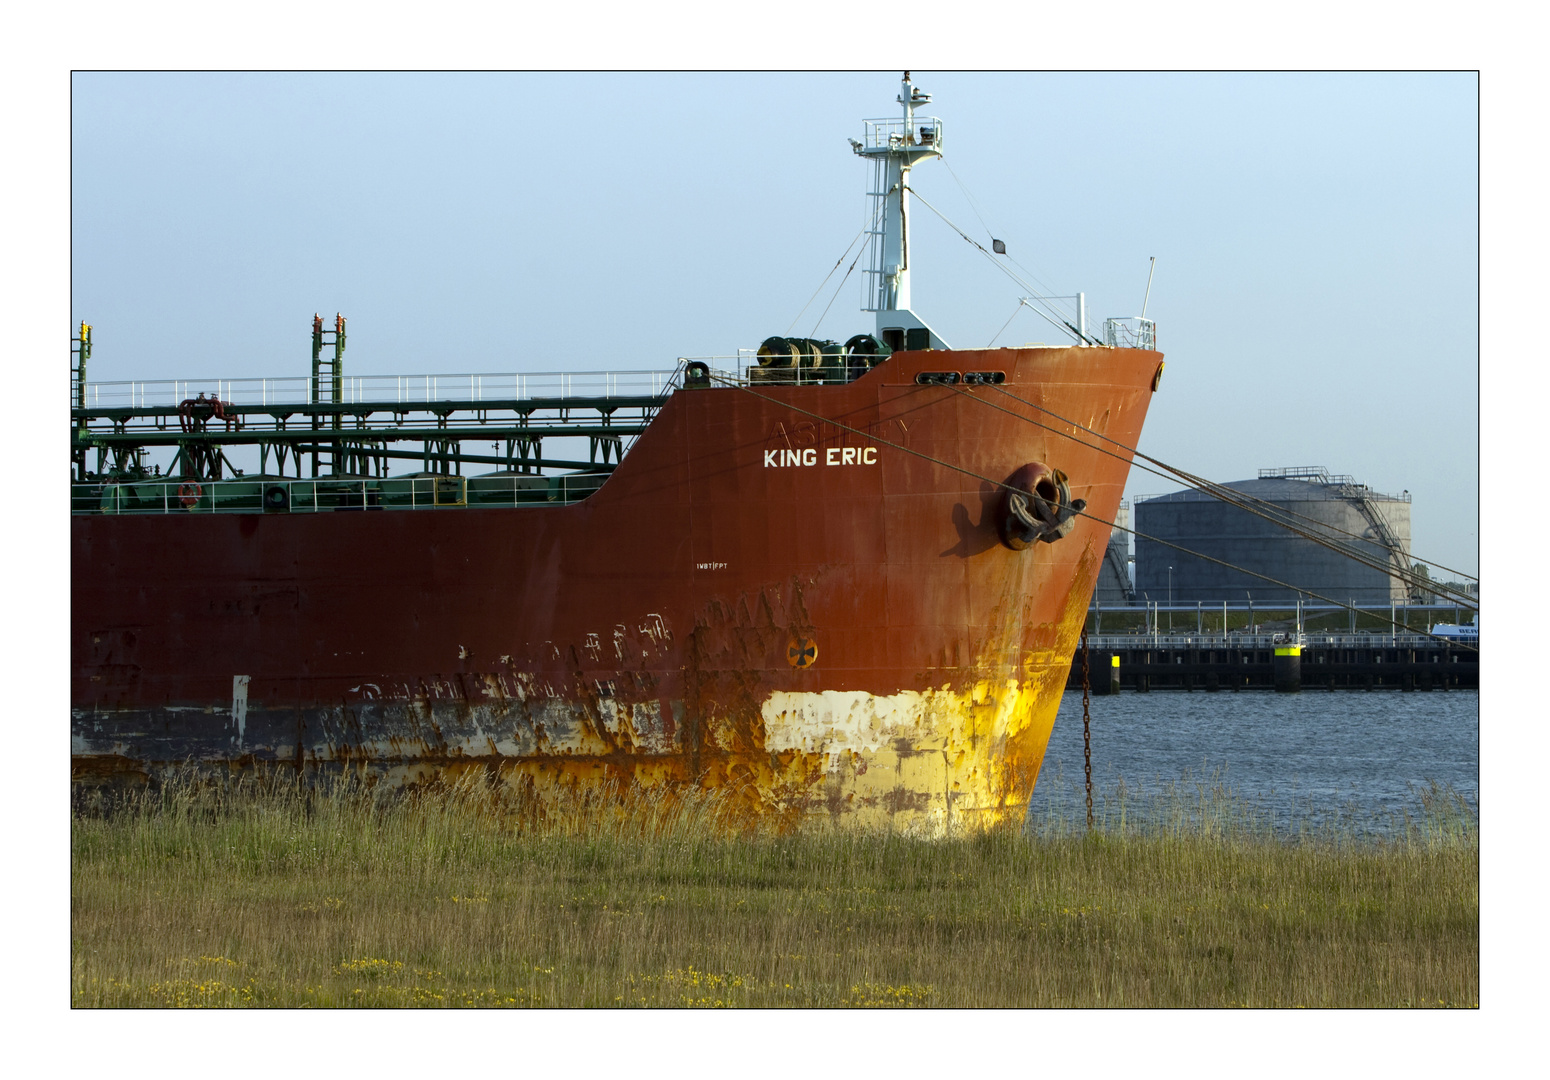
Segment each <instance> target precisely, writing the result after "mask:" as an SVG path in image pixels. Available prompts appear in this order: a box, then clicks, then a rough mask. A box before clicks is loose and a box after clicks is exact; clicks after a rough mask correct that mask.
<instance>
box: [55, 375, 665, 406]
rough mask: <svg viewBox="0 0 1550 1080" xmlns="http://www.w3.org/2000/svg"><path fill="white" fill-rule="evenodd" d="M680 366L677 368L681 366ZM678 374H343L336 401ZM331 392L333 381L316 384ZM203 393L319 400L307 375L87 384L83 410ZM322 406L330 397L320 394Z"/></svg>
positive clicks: (559, 394)
mask: <svg viewBox="0 0 1550 1080" xmlns="http://www.w3.org/2000/svg"><path fill="white" fill-rule="evenodd" d="M680 367H681V365H680ZM680 381H681V374H680V373H679V372H678V371H561V372H506V373H496V374H434V375H346V376H343V377H342V378H341V379H340V395H341V396H340V398H339V401H340V402H341V403H342V404H347V405H355V404H377V403H381V404H384V405H415V404H431V403H434V402H442V401H522V400H533V399H540V398H542V399H560V400H568V399H573V398H593V399H596V398H611V397H666V396H667V395H668V394H669V393H671V392H672V391H673V390H674V389H675V388H676V387H677V386H678V385H679V384H680ZM322 382H323V385H324V388H325V389H327V388H330V382H331V380H322ZM200 394H203V395H205V396H206V397H215V398H219V399H220V400H222V401H229V402H231V403H232V404H234V405H258V406H267V405H311V404H316V403H318V401H319V398H318V397H317V396H316V395H315V394H314V392H313V386H312V379H311V378H310V377H308V376H305V375H295V376H284V377H280V378H268V379H265V378H257V379H216V378H210V379H143V380H142V379H133V380H124V381H116V382H89V383H87V384H86V386H85V407H86V408H87V409H93V408H102V409H119V408H138V409H146V408H166V407H174V408H175V407H176V406H177V405H178V404H179V403H180V402H183V401H186V400H188V399H189V398H194V397H197V396H198V395H200ZM320 400H321V401H323V402H328V403H332V402H333V401H334V400H335V399H334V398H332V397H330V396H323V397H322V398H321V399H320Z"/></svg>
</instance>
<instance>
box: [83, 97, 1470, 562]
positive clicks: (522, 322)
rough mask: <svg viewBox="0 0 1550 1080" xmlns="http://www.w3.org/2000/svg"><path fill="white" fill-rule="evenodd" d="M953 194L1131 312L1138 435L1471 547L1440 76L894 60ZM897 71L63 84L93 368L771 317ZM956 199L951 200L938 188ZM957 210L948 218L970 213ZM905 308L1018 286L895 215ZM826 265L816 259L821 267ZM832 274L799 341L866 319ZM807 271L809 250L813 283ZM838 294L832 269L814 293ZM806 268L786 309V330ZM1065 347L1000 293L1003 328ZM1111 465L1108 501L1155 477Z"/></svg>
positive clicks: (1461, 118)
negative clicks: (1374, 496) (1384, 512)
mask: <svg viewBox="0 0 1550 1080" xmlns="http://www.w3.org/2000/svg"><path fill="white" fill-rule="evenodd" d="M915 77H916V81H917V83H918V84H919V85H920V86H921V87H923V88H924V89H925V90H927V91H929V92H930V93H932V94H933V95H934V98H935V100H934V102H933V103H932V105H931V106H930V107H929V111H930V112H932V113H934V114H936V115H938V116H941V117H942V118H943V120H944V122H945V132H946V150H947V155H948V159H947V160H948V163H949V164H950V165H951V172H949V171H948V169H947V168H946V167H945V166H944V165H943V164H942V163H940V162H931V163H926V164H924V165H922V166H921V167H919V168H918V169H917V170H916V173H915V176H914V181H913V186H914V187H915V188H916V189H917V190H918V191H919V192H920V193H921V194H922V195H923V196H925V197H926V198H927V199H929V200H930V201H931V202H932V203H933V204H935V205H936V206H937V207H938V208H939V209H941V210H942V211H943V212H944V213H945V214H946V215H947V216H948V217H949V218H951V219H953V220H954V221H955V222H956V223H957V224H959V225H960V226H962V227H963V228H964V229H965V231H967V232H969V233H970V234H971V235H973V236H975V237H976V238H977V239H979V240H980V241H981V242H985V241H986V239H987V233H986V230H985V228H984V227H983V226H982V225H981V223H980V216H983V218H984V221H985V222H986V223H987V224H988V226H989V228H990V230H991V231H993V232H994V234H995V235H996V236H998V237H1000V238H1002V239H1004V240H1005V241H1006V242H1007V244H1008V247H1009V249H1010V254H1011V255H1012V256H1013V257H1015V258H1016V259H1017V261H1018V262H1020V263H1021V264H1022V265H1023V266H1025V267H1028V268H1029V269H1031V270H1033V271H1034V272H1035V273H1037V275H1038V277H1039V279H1040V281H1041V282H1042V283H1045V284H1047V285H1048V286H1049V287H1050V288H1051V289H1052V290H1054V291H1056V292H1059V293H1073V292H1076V291H1077V290H1083V291H1085V292H1086V293H1087V295H1088V303H1089V310H1090V312H1091V314H1092V316H1093V319H1094V321H1097V320H1100V319H1101V318H1102V317H1104V316H1105V315H1115V314H1124V315H1128V314H1134V313H1135V312H1136V310H1137V309H1139V307H1140V304H1141V299H1142V293H1143V291H1144V289H1145V285H1146V271H1147V260H1148V257H1149V256H1154V255H1155V256H1156V257H1157V277H1156V281H1155V283H1154V285H1153V289H1152V295H1151V302H1150V310H1149V312H1148V314H1149V315H1151V316H1153V317H1155V318H1156V319H1157V321H1158V333H1159V338H1160V343H1161V347H1162V349H1163V351H1164V352H1165V353H1166V354H1167V360H1168V368H1167V373H1166V375H1165V376H1164V379H1163V383H1162V388H1161V392H1160V393H1159V394H1158V395H1157V397H1156V398H1155V399H1154V401H1153V405H1152V411H1151V416H1150V418H1149V420H1148V422H1147V429H1146V433H1145V435H1144V437H1143V440H1142V444H1141V448H1142V449H1143V450H1145V451H1146V452H1148V453H1150V454H1153V455H1155V456H1157V457H1160V458H1162V459H1164V460H1166V461H1169V462H1171V463H1173V464H1176V465H1179V466H1181V467H1184V468H1187V469H1190V470H1191V471H1194V472H1197V473H1201V474H1203V475H1206V476H1209V477H1212V478H1213V479H1218V480H1235V479H1242V478H1244V477H1250V476H1253V475H1254V473H1255V470H1256V469H1258V468H1260V467H1264V466H1280V465H1300V464H1319V465H1327V466H1329V467H1330V468H1331V469H1332V470H1334V471H1336V472H1347V473H1352V474H1355V476H1356V477H1357V478H1358V479H1359V480H1361V481H1363V482H1366V483H1368V484H1371V485H1372V486H1373V487H1375V488H1377V489H1379V490H1381V491H1390V492H1396V493H1397V492H1399V491H1400V490H1402V489H1408V490H1409V491H1410V492H1411V493H1412V495H1413V497H1414V504H1413V515H1414V548H1415V551H1416V553H1417V554H1418V555H1419V556H1421V557H1425V558H1430V559H1435V560H1438V561H1439V562H1442V563H1445V564H1447V565H1450V566H1454V567H1457V568H1459V569H1462V570H1465V571H1468V572H1471V573H1473V572H1475V570H1476V567H1477V566H1478V528H1479V525H1478V520H1479V499H1478V495H1477V494H1476V478H1477V473H1478V469H1479V452H1478V441H1479V430H1478V424H1477V413H1478V377H1479V352H1478V347H1477V330H1478V325H1479V314H1478V302H1477V297H1478V272H1479V266H1478V258H1477V243H1478V229H1477V219H1478V206H1479V189H1478V183H1477V168H1478V151H1477V137H1478V128H1477V120H1476V116H1477V102H1478V94H1477V82H1476V78H1475V76H1474V75H1472V74H1440V75H1439V74H1358V75H1316V74H1284V75H1253V74H1249V75H1234V74H1228V75H1220V74H1184V75H1169V74H1161V75H1135V74H1122V75H1106V74H1075V75H1073V74H1011V75H987V74H967V73H965V74H956V73H937V72H932V71H918V72H916V73H915ZM897 87H898V74H897V72H882V73H869V74H859V75H851V74H847V75H829V74H818V75H815V74H788V75H764V74H672V75H655V74H631V75H576V74H569V75H567V74H558V75H556V74H532V75H357V74H340V75H310V74H308V75H291V74H256V75H255V74H247V75H226V74H209V75H206V74H149V75H147V74H77V75H74V76H73V78H72V93H73V99H72V110H71V111H72V151H73V161H72V193H71V195H72V199H71V213H72V230H73V231H72V258H73V266H72V283H71V292H72V307H73V310H74V314H75V317H76V318H77V319H80V318H84V319H86V320H87V321H89V322H91V323H93V325H94V326H95V352H94V357H93V369H92V372H91V375H92V377H93V378H94V379H120V378H162V377H171V376H174V375H177V376H203V375H216V374H219V375H227V376H232V377H241V376H254V375H296V374H303V373H305V372H306V370H307V363H308V357H309V323H310V320H311V316H312V313H313V312H314V311H318V312H322V313H323V314H324V315H325V316H332V314H333V313H334V312H335V311H342V312H343V313H344V314H345V315H346V316H348V317H349V319H350V346H349V352H348V354H347V357H346V367H347V370H349V371H353V372H356V373H361V374H368V373H377V372H382V373H407V372H420V371H444V372H454V371H497V370H498V371H511V370H527V371H542V370H556V369H595V368H667V367H671V366H672V364H673V362H674V360H675V358H677V357H679V356H685V355H704V354H725V353H730V352H732V351H734V350H735V349H736V348H738V347H739V346H741V347H752V346H756V345H757V344H758V343H759V341H761V340H762V339H763V338H765V337H766V336H768V335H770V334H774V333H784V332H786V331H787V328H788V327H789V326H790V325H791V324H792V320H793V319H794V318H795V317H796V316H797V313H798V311H800V310H801V309H802V307H803V305H804V304H805V303H807V301H808V298H809V297H810V296H811V295H812V293H813V291H814V290H815V289H816V288H817V287H818V284H819V282H820V281H821V280H822V279H823V278H824V275H825V274H827V273H828V272H829V270H830V268H831V267H832V266H833V265H834V263H835V260H836V259H838V258H839V256H840V254H841V252H842V251H843V250H844V249H845V246H846V245H847V244H848V243H849V242H850V240H851V239H852V237H853V236H854V235H855V233H856V231H857V230H858V229H859V228H860V225H861V222H862V219H863V215H864V213H865V211H866V208H867V206H866V199H865V196H864V192H865V191H866V184H867V181H868V173H867V168H866V166H865V165H864V164H863V163H862V162H861V161H860V160H859V159H857V158H856V157H855V156H854V155H852V153H851V152H850V149H849V147H848V145H847V144H846V141H845V140H846V138H847V137H859V135H860V134H861V123H860V121H861V119H862V118H863V117H873V116H892V115H894V114H895V113H896V111H897V106H896V105H895V104H894V100H893V99H894V95H895V93H896V92H897ZM954 174H956V177H957V180H959V181H962V184H963V185H964V187H966V188H967V190H968V192H969V193H971V194H972V196H973V199H974V205H973V206H971V205H970V203H969V201H968V199H967V198H966V196H965V194H964V191H963V190H962V189H961V188H960V187H959V184H958V183H957V182H956V181H955V180H954ZM975 207H977V209H978V215H976V212H975ZM916 223H917V224H916V230H915V233H914V240H915V251H914V262H915V267H916V269H915V274H914V295H915V303H914V306H915V308H916V309H917V310H918V311H919V312H920V313H921V314H922V315H923V316H924V317H926V318H927V319H928V320H930V321H931V322H932V324H933V325H934V326H935V327H936V328H937V329H938V331H939V332H940V333H941V334H942V335H943V336H944V337H945V338H946V340H947V341H949V342H950V343H952V344H953V345H955V346H983V345H985V344H987V343H988V342H989V341H990V339H991V337H992V335H994V334H995V333H996V331H997V329H998V328H999V327H1000V326H1001V325H1002V324H1003V323H1004V322H1005V321H1006V319H1007V317H1008V316H1009V315H1010V314H1011V313H1012V311H1013V310H1014V309H1015V308H1016V305H1017V300H1018V296H1019V295H1020V290H1019V288H1018V287H1017V286H1016V285H1015V284H1014V283H1012V282H1011V281H1009V280H1007V279H1006V278H1005V277H1003V276H1002V275H1001V274H999V273H997V272H996V271H995V270H994V269H993V268H992V267H991V266H990V265H988V264H987V262H986V261H985V259H984V258H983V257H982V256H981V255H979V254H978V253H977V252H975V251H974V250H973V249H972V248H971V247H969V245H967V244H965V243H964V242H963V240H962V239H960V238H959V237H958V236H957V235H956V234H954V233H953V232H952V231H951V230H950V229H948V228H947V227H946V226H945V225H943V224H942V223H941V222H940V221H938V220H937V219H936V218H934V217H933V216H932V215H931V214H929V213H928V212H926V211H925V210H924V209H921V210H920V211H919V212H918V213H917V216H916ZM847 263H848V260H847ZM859 277H860V273H859V269H858V271H857V273H856V274H855V275H854V276H853V277H852V279H851V281H850V282H849V283H848V284H847V285H846V286H845V288H844V290H843V291H842V292H841V294H840V295H839V297H838V299H836V300H835V302H834V304H833V307H832V308H831V309H830V311H829V314H828V316H827V318H826V319H825V321H824V322H823V324H822V325H821V326H820V327H818V333H819V335H821V336H825V337H835V338H840V339H843V338H845V337H848V336H849V335H850V334H852V333H856V332H858V331H860V330H866V329H870V327H871V317H870V316H869V315H866V314H864V313H862V312H860V311H859V310H858V307H859V288H858V279H859ZM837 279H838V275H836V278H835V280H837ZM832 286H833V282H832V281H831V288H832ZM828 299H829V293H828V291H826V292H825V293H824V295H823V296H821V297H820V298H819V300H818V301H817V303H816V304H815V305H814V306H813V307H812V308H810V309H809V311H808V313H807V314H806V315H804V316H803V318H802V320H801V322H800V323H798V325H797V329H796V331H795V332H798V333H808V332H811V331H812V330H813V322H814V321H815V320H816V316H817V313H818V312H819V311H820V310H821V309H822V306H823V305H824V304H826V303H827V302H828ZM1023 341H1046V342H1049V343H1051V344H1055V343H1062V342H1063V341H1064V339H1063V338H1062V337H1061V335H1060V334H1059V333H1058V332H1057V331H1055V330H1054V329H1053V328H1051V327H1049V326H1048V324H1046V323H1044V322H1042V321H1041V320H1039V319H1038V317H1037V316H1035V315H1034V314H1032V313H1030V312H1027V311H1024V312H1023V313H1021V314H1019V315H1018V316H1017V317H1016V319H1015V320H1014V322H1013V323H1012V325H1011V327H1009V328H1008V330H1007V331H1006V333H1005V334H1003V335H1002V337H1001V338H1000V339H999V341H998V344H1015V343H1020V342H1023ZM1167 488H1168V485H1167V484H1165V483H1164V482H1163V481H1162V480H1159V479H1157V478H1155V477H1150V476H1147V475H1145V474H1141V475H1138V476H1135V477H1134V478H1133V480H1132V484H1131V487H1130V491H1131V493H1132V494H1137V493H1143V494H1144V493H1150V492H1156V491H1161V490H1166V489H1167Z"/></svg>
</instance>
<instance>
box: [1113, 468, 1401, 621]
mask: <svg viewBox="0 0 1550 1080" xmlns="http://www.w3.org/2000/svg"><path fill="white" fill-rule="evenodd" d="M1223 486H1224V487H1227V488H1230V489H1232V490H1233V491H1234V492H1236V493H1237V494H1238V495H1240V496H1243V497H1245V499H1246V501H1248V502H1250V503H1251V504H1253V505H1256V506H1258V507H1259V509H1261V510H1262V511H1264V512H1265V513H1268V514H1270V515H1271V516H1272V517H1279V518H1282V519H1286V518H1290V520H1292V521H1294V522H1296V523H1297V524H1298V525H1300V526H1301V527H1303V528H1304V529H1305V530H1307V531H1308V532H1311V533H1313V534H1314V535H1317V536H1320V537H1323V538H1325V539H1327V540H1329V541H1331V542H1333V543H1336V544H1349V545H1352V546H1354V547H1356V548H1357V549H1358V550H1360V551H1361V552H1363V553H1365V554H1366V555H1368V556H1369V557H1370V558H1372V559H1374V560H1376V561H1377V562H1378V563H1380V564H1384V565H1389V564H1393V563H1400V564H1402V565H1404V566H1406V567H1408V566H1409V551H1410V493H1409V492H1408V491H1407V492H1405V493H1404V494H1402V495H1385V494H1381V493H1379V492H1376V491H1373V490H1372V489H1371V488H1369V487H1367V486H1366V485H1364V484H1358V483H1357V482H1356V481H1355V480H1354V479H1353V478H1352V477H1350V476H1341V475H1331V474H1330V473H1329V472H1328V471H1327V470H1326V469H1324V468H1322V467H1318V466H1301V467H1294V468H1287V469H1261V470H1260V471H1259V476H1258V478H1256V479H1253V480H1238V481H1235V482H1233V483H1230V484H1225V485H1223ZM1256 500H1257V502H1256ZM1261 502H1262V503H1265V504H1269V505H1267V506H1259V503H1261ZM1135 514H1136V532H1137V534H1138V535H1137V536H1136V594H1137V599H1140V600H1149V601H1153V602H1159V603H1170V602H1171V603H1175V604H1181V603H1187V604H1193V603H1196V602H1202V601H1203V602H1206V603H1221V602H1222V601H1224V600H1225V601H1228V602H1230V603H1244V602H1245V601H1248V600H1252V601H1253V602H1254V603H1256V604H1257V603H1260V602H1265V603H1288V602H1292V601H1295V600H1297V599H1299V598H1302V599H1310V598H1311V597H1309V596H1308V595H1307V594H1310V593H1316V594H1318V595H1319V596H1325V597H1328V598H1330V599H1331V600H1337V601H1352V600H1354V601H1356V602H1357V603H1361V604H1388V603H1393V602H1398V601H1403V600H1404V599H1405V595H1406V594H1405V587H1404V585H1403V584H1402V583H1401V582H1399V581H1398V580H1397V579H1395V578H1392V577H1390V576H1389V575H1387V574H1386V573H1384V572H1383V571H1382V570H1380V569H1377V568H1375V567H1372V566H1367V565H1364V564H1363V563H1361V562H1358V561H1357V560H1355V559H1352V558H1348V557H1346V556H1344V555H1342V554H1340V553H1339V552H1336V551H1331V550H1330V549H1329V548H1327V547H1324V546H1322V545H1320V544H1318V543H1316V542H1315V541H1313V540H1310V539H1308V538H1306V537H1304V536H1299V535H1298V534H1297V533H1294V532H1292V531H1290V530H1288V529H1286V528H1283V527H1282V526H1280V525H1278V524H1276V523H1274V522H1273V521H1269V520H1266V519H1265V518H1264V517H1261V516H1259V515H1257V514H1255V513H1252V512H1251V511H1249V510H1246V509H1242V508H1240V507H1238V506H1234V505H1231V504H1229V503H1226V502H1222V501H1221V500H1219V499H1216V498H1214V497H1213V496H1211V495H1207V494H1204V493H1203V492H1199V491H1193V490H1189V491H1176V492H1173V493H1171V494H1168V495H1158V496H1153V497H1149V498H1142V499H1138V500H1137V501H1136V503H1135ZM1148 538H1152V539H1148ZM1168 544H1176V545H1178V547H1180V548H1186V549H1188V550H1189V551H1193V552H1199V553H1200V554H1201V555H1205V556H1209V557H1210V558H1212V559H1219V560H1221V562H1220V563H1216V562H1210V561H1208V560H1207V559H1201V558H1196V557H1195V556H1193V555H1187V554H1185V553H1184V552H1183V551H1180V550H1178V549H1177V548H1173V547H1169V546H1167V545H1168ZM1221 563H1227V564H1229V565H1227V566H1224V565H1221ZM1236 567H1241V568H1242V569H1234V568H1236ZM1245 570H1247V571H1254V572H1256V573H1259V574H1264V575H1266V576H1267V577H1271V578H1275V579H1277V580H1279V581H1283V582H1286V583H1288V585H1290V586H1292V587H1291V588H1287V587H1284V586H1278V585H1275V584H1272V583H1271V582H1269V581H1266V580H1265V579H1264V578H1260V577H1255V576H1254V574H1251V573H1244V572H1243V571H1245Z"/></svg>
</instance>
